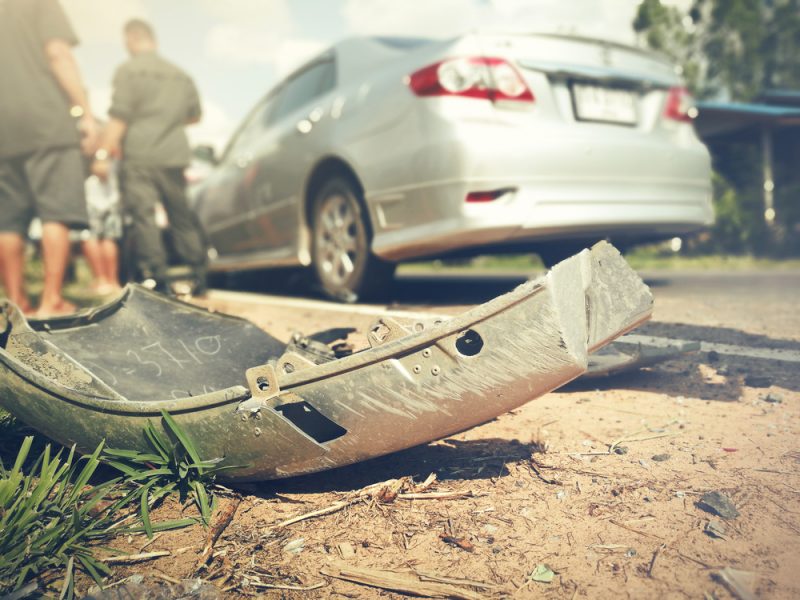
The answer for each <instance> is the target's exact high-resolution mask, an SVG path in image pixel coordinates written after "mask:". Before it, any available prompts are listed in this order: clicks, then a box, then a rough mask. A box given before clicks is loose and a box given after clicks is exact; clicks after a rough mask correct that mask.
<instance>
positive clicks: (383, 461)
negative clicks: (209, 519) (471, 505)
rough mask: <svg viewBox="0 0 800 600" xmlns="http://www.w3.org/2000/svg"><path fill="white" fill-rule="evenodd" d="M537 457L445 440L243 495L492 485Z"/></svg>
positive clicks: (496, 443) (504, 443) (524, 450)
mask: <svg viewBox="0 0 800 600" xmlns="http://www.w3.org/2000/svg"><path fill="white" fill-rule="evenodd" d="M538 451H539V447H538V446H537V445H535V444H525V443H522V442H520V441H518V440H507V439H499V438H490V439H482V440H467V441H461V440H455V439H446V440H443V441H440V442H433V443H431V444H426V445H424V446H416V447H414V448H410V449H408V450H403V451H400V452H395V453H393V454H389V455H387V456H382V457H380V458H375V459H372V460H368V461H364V462H360V463H356V464H354V465H350V466H348V467H341V468H339V469H334V470H332V471H324V472H322V473H315V474H311V475H304V476H301V477H293V478H291V479H283V480H278V481H266V482H262V483H255V484H246V486H244V487H246V488H247V491H252V492H254V493H256V494H258V495H262V496H271V495H274V494H281V493H292V494H303V493H323V492H334V491H335V492H348V491H354V490H360V489H361V488H363V487H366V486H368V485H372V484H374V483H378V482H381V481H386V480H387V479H398V478H400V477H413V478H414V480H415V481H422V480H424V479H425V478H426V477H427V476H428V475H430V474H431V473H436V477H437V478H438V479H439V481H447V480H451V479H452V480H459V481H464V480H474V479H494V478H497V477H503V476H506V475H508V474H509V472H508V469H507V468H506V465H507V464H508V463H515V462H518V461H522V460H528V459H530V457H531V455H532V454H533V453H535V452H538Z"/></svg>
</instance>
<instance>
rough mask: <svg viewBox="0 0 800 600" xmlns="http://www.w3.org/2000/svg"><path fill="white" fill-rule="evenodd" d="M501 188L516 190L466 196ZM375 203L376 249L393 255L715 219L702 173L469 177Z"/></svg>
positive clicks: (684, 226)
mask: <svg viewBox="0 0 800 600" xmlns="http://www.w3.org/2000/svg"><path fill="white" fill-rule="evenodd" d="M502 189H508V190H509V191H508V192H507V193H505V194H504V195H503V196H501V197H499V198H497V199H496V200H493V201H489V202H480V203H468V202H466V200H465V198H466V196H467V194H468V193H470V192H473V191H487V190H502ZM415 205H417V206H419V207H420V209H419V210H414V209H413V208H412V207H413V206H415ZM424 207H428V209H427V210H425V208H424ZM430 207H435V215H432V214H431V212H432V211H431V208H430ZM372 208H373V213H374V214H373V217H374V221H376V222H377V223H376V224H377V226H376V227H375V230H376V234H375V236H374V239H373V251H374V252H375V254H377V255H378V256H380V257H381V258H383V259H385V260H392V261H400V260H409V259H415V258H422V257H432V256H436V255H442V254H447V253H448V252H452V251H454V250H459V249H466V248H479V247H482V246H485V247H489V246H491V247H497V246H503V245H509V246H519V245H524V244H526V243H530V244H531V245H532V246H535V244H536V243H538V242H545V241H548V240H554V239H559V240H564V239H600V238H606V237H610V238H612V239H639V240H640V239H648V238H650V239H653V240H656V239H663V238H665V237H669V236H674V235H682V234H686V233H689V232H692V231H696V230H698V229H702V228H704V227H707V226H709V225H711V224H712V223H713V221H714V213H713V208H712V204H711V186H710V181H708V180H702V179H701V180H688V181H687V180H674V179H667V180H662V181H653V180H652V179H646V180H641V179H637V178H635V177H630V178H625V179H622V178H619V179H616V180H612V181H609V180H608V179H604V180H599V179H593V178H585V179H583V180H582V181H581V180H573V181H562V182H556V181H543V180H542V179H541V178H528V179H516V180H493V181H486V180H481V181H470V180H463V181H453V182H446V183H438V184H430V185H427V186H421V187H419V188H417V189H413V190H405V193H404V194H402V195H398V196H396V197H395V199H394V200H389V201H379V202H375V203H372Z"/></svg>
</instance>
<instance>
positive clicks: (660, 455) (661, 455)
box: [650, 454, 669, 462]
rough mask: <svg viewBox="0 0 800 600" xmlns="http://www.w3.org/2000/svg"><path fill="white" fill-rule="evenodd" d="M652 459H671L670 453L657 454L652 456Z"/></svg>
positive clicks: (661, 460) (660, 460)
mask: <svg viewBox="0 0 800 600" xmlns="http://www.w3.org/2000/svg"><path fill="white" fill-rule="evenodd" d="M650 460H652V461H654V462H664V461H667V460H669V454H655V455H653V456H651V457H650Z"/></svg>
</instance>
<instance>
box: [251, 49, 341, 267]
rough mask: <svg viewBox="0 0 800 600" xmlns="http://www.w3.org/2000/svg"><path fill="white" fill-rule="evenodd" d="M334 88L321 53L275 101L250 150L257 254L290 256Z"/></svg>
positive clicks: (330, 65) (329, 64)
mask: <svg viewBox="0 0 800 600" xmlns="http://www.w3.org/2000/svg"><path fill="white" fill-rule="evenodd" d="M334 84H335V64H334V61H333V57H332V55H330V54H326V55H324V56H323V57H322V58H320V59H319V60H316V61H314V62H312V63H310V64H309V65H307V66H306V67H304V68H303V69H302V70H300V71H298V72H297V73H295V74H294V75H292V76H291V77H290V78H289V79H288V80H287V81H286V82H285V83H284V84H283V86H282V88H281V91H280V94H279V95H278V96H277V97H276V98H275V105H274V107H273V109H272V110H271V112H270V113H269V116H268V118H267V121H268V127H267V130H266V131H265V133H264V134H263V135H262V136H261V139H260V140H259V141H258V144H257V147H256V149H255V152H256V155H257V165H258V176H257V177H258V180H259V182H260V184H259V185H258V186H257V187H254V188H253V189H252V191H251V197H250V201H251V203H252V206H253V219H252V223H251V225H252V227H253V231H254V235H255V237H256V238H257V240H258V241H257V244H258V247H259V248H260V249H262V250H272V251H277V250H280V249H284V250H287V252H288V253H289V254H292V255H294V256H296V250H297V248H298V232H299V230H300V223H299V220H300V215H301V203H302V202H303V188H304V184H305V180H306V177H307V176H308V175H309V172H310V170H311V168H312V167H313V165H314V163H315V162H316V161H317V160H318V159H319V158H320V152H321V150H320V149H321V147H322V146H324V133H323V132H324V130H325V129H326V128H327V127H328V125H329V123H328V121H329V120H330V117H329V116H327V115H329V113H330V110H329V107H327V106H326V105H325V103H324V100H325V99H326V98H329V96H330V94H327V93H328V92H329V91H330V90H332V89H333V87H334ZM328 101H329V100H328ZM289 250H291V252H289Z"/></svg>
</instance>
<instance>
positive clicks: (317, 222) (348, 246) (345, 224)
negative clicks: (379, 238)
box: [312, 177, 395, 302]
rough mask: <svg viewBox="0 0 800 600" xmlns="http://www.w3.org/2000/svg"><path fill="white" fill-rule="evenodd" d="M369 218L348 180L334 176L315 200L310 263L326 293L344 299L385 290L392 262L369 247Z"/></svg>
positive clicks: (352, 300)
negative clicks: (374, 252) (375, 254)
mask: <svg viewBox="0 0 800 600" xmlns="http://www.w3.org/2000/svg"><path fill="white" fill-rule="evenodd" d="M370 241H371V231H370V225H369V219H368V217H367V215H366V213H365V211H364V210H363V208H362V203H361V201H360V197H359V192H358V191H357V189H356V186H355V185H353V183H352V182H351V181H349V180H348V179H346V178H343V177H335V178H333V179H331V180H329V181H328V182H326V183H325V184H324V185H323V186H322V188H321V189H320V191H319V192H318V193H317V195H316V197H315V199H314V205H313V212H312V264H313V268H314V273H315V275H316V278H317V281H318V282H319V285H320V286H321V287H322V290H323V291H324V292H325V294H326V295H328V296H330V297H332V298H334V299H336V300H341V301H345V302H354V301H356V300H357V299H362V298H365V297H370V296H374V295H375V293H376V292H377V291H380V290H385V289H386V285H387V283H388V282H389V280H390V279H391V277H392V276H393V275H394V269H395V265H394V264H392V263H387V262H385V261H382V260H380V259H379V258H378V257H376V256H374V255H373V254H372V252H371V250H370Z"/></svg>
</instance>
